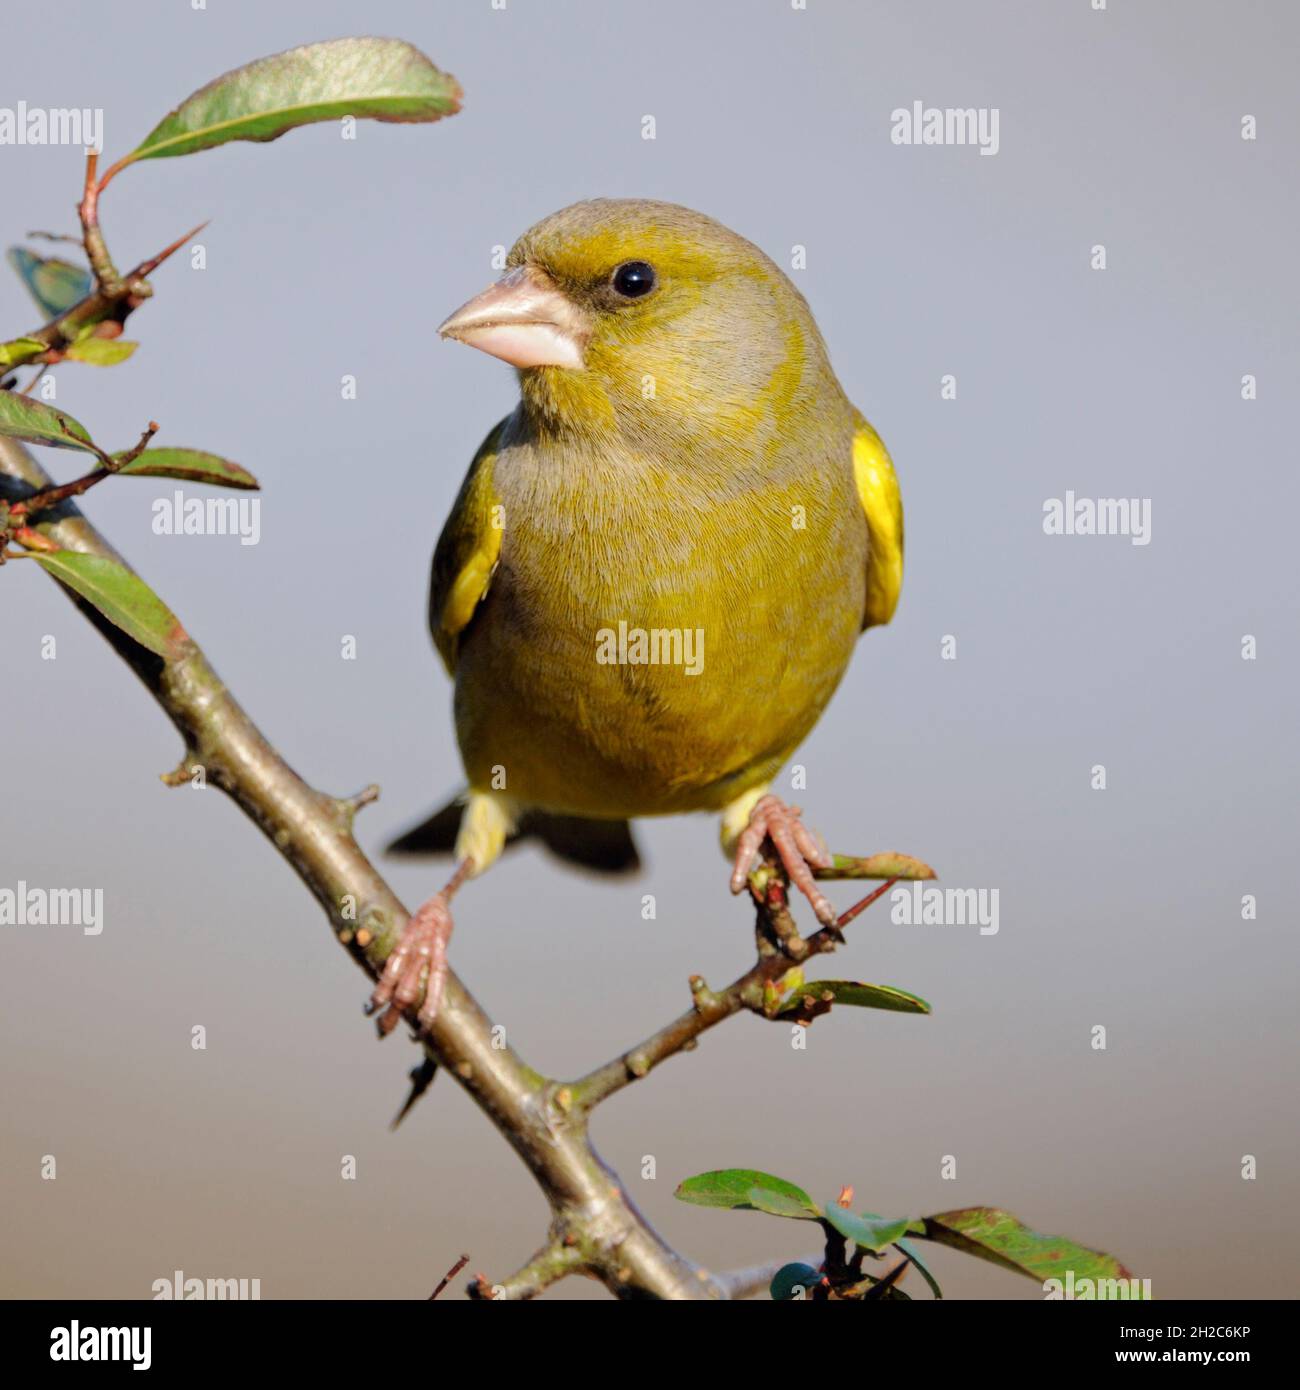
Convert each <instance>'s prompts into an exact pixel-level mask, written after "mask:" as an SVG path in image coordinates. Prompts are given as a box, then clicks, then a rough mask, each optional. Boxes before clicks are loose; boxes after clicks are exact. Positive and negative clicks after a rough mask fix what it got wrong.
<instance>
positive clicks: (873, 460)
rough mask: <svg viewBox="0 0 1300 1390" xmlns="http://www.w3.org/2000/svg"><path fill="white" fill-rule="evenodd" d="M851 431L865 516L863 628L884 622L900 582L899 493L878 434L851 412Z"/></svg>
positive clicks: (891, 610) (895, 602)
mask: <svg viewBox="0 0 1300 1390" xmlns="http://www.w3.org/2000/svg"><path fill="white" fill-rule="evenodd" d="M856 418H857V426H858V427H857V430H856V432H855V433H854V436H853V477H854V481H855V482H856V483H857V485H858V497H859V498H860V499H861V501H862V510H863V511H864V512H865V513H866V516H867V532H868V535H869V537H870V547H869V550H868V554H867V601H866V606H865V609H864V611H863V615H862V626H863V627H864V628H868V627H875V626H876V625H877V624H879V623H887V622H888V621H889V620H890V618H892V617H893V616H894V609H895V608H897V607H898V595H899V591H900V590H901V589H902V587H903V497H902V494H901V493H900V492H899V489H898V478H897V476H896V475H895V473H894V464H893V461H892V460H891V459H890V457H889V451H888V450H887V449H886V448H885V446H884V444H883V443H882V442H881V439H880V436H879V435H878V434H877V433H876V432H875V430H873V429H872V428H871V426H870V425H869V424H868V423H867V422H866V420H864V419H863V418H862V416H861V415H859V416H857V417H856Z"/></svg>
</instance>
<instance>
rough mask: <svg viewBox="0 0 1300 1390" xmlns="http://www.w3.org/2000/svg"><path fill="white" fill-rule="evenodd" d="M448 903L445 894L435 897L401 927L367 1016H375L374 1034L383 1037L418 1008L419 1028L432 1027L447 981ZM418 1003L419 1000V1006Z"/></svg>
mask: <svg viewBox="0 0 1300 1390" xmlns="http://www.w3.org/2000/svg"><path fill="white" fill-rule="evenodd" d="M451 930H452V920H451V905H450V903H449V901H448V897H447V892H446V890H445V889H444V890H443V891H442V892H441V893H437V894H435V895H434V896H433V897H432V898H430V899H429V901H428V902H427V903H425V904H424V906H423V907H421V908H420V909H419V910H418V911H417V912H416V913H415V915H414V916H413V917H411V918H410V919H409V920H408V921H407V923H406V926H405V927H403V928H402V935H401V939H400V940H399V941H398V943H397V945H396V946H395V947H394V948H393V952H392V954H391V955H390V956H389V957H388V960H387V961H386V962H385V963H384V973H383V974H382V975H381V976H380V977H379V983H378V984H377V985H376V986H375V991H374V993H373V994H372V995H371V996H370V1002H369V1003H368V1004H367V1005H366V1012H367V1013H370V1014H373V1013H378V1014H379V1021H378V1027H379V1033H380V1036H381V1037H386V1036H387V1035H388V1034H389V1033H391V1032H392V1031H393V1029H394V1028H396V1027H397V1025H398V1023H399V1022H400V1021H401V1017H402V1014H403V1012H404V1011H405V1010H407V1009H409V1008H411V1007H412V1006H413V1005H415V1004H417V1003H418V1004H419V1005H420V1012H419V1022H420V1027H421V1028H422V1029H425V1030H427V1029H429V1028H431V1027H432V1026H433V1021H434V1019H435V1018H436V1017H437V1016H438V1005H439V1004H440V1003H441V1002H442V992H443V989H444V988H445V986H446V983H447V942H448V941H449V940H450V939H451ZM421 1001H422V1002H421Z"/></svg>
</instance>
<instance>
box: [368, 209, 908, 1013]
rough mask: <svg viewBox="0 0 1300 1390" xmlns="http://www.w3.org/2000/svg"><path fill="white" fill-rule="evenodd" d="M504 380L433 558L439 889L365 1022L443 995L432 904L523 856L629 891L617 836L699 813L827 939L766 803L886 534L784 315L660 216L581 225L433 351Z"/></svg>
mask: <svg viewBox="0 0 1300 1390" xmlns="http://www.w3.org/2000/svg"><path fill="white" fill-rule="evenodd" d="M440 332H441V333H442V335H443V336H444V337H447V338H453V339H456V340H458V341H460V342H463V343H468V344H470V345H471V346H472V347H476V348H480V349H482V350H483V351H484V352H487V353H490V354H491V355H492V356H494V357H499V358H502V359H503V360H504V361H506V362H509V363H511V364H512V365H513V366H515V367H516V368H517V369H518V372H519V381H520V387H521V398H520V401H519V404H518V405H517V406H516V408H515V409H514V411H512V412H511V414H510V415H508V416H507V417H506V418H505V419H504V420H502V421H501V422H500V423H499V424H498V425H497V426H496V427H495V428H494V429H493V430H492V431H491V432H490V433H489V434H488V437H487V439H486V440H485V441H484V442H483V445H482V447H481V448H480V449H479V451H478V453H477V454H476V455H475V457H474V461H473V462H472V463H471V464H470V468H469V472H468V474H467V475H466V477H465V481H464V483H463V484H462V486H461V489H460V493H459V495H458V496H457V498H456V502H455V505H454V506H453V508H452V512H451V515H450V517H449V518H448V520H447V523H446V525H445V526H444V528H443V531H442V536H441V537H440V539H439V541H438V545H437V549H436V551H435V553H434V557H433V580H432V587H431V593H430V602H429V618H430V625H431V627H432V630H433V639H434V642H435V644H436V646H437V648H438V651H439V653H440V654H441V656H442V659H443V661H444V662H445V664H446V666H447V670H448V671H449V672H450V673H451V675H452V676H453V677H454V679H455V683H456V693H455V717H456V734H457V738H458V740H459V743H460V751H461V756H462V759H463V761H464V765H465V772H466V774H467V777H468V781H469V791H468V794H467V796H466V797H465V798H464V799H463V809H462V806H461V803H456V804H455V806H454V809H453V808H447V810H445V811H444V812H442V813H440V814H439V815H437V816H435V817H434V818H433V819H432V820H431V821H430V822H428V823H426V825H425V826H422V827H420V828H419V829H417V830H416V831H414V832H412V833H411V834H410V835H409V836H407V837H405V838H404V839H403V840H402V841H399V842H398V845H397V846H395V848H399V849H406V850H411V849H415V848H421V847H430V846H435V845H437V844H439V843H440V837H442V836H443V834H444V832H445V831H446V829H447V827H448V825H449V822H450V820H451V819H453V818H455V817H458V820H459V826H458V831H457V833H456V835H455V855H456V859H457V869H456V872H455V875H454V876H453V878H452V881H451V883H449V884H448V886H447V887H446V888H445V889H444V890H443V891H442V892H441V893H439V894H438V895H437V896H435V897H434V898H433V899H431V900H430V902H428V903H426V904H425V906H424V907H423V908H421V909H420V910H419V912H417V913H416V914H415V916H414V917H413V918H412V919H411V922H410V924H409V925H408V927H407V929H406V932H405V933H404V935H403V937H402V940H401V943H400V944H399V946H398V947H397V949H396V950H395V951H394V952H393V954H392V956H391V957H390V958H389V961H388V964H387V967H386V969H385V972H384V975H383V978H382V980H381V981H380V984H379V986H378V988H377V989H376V991H375V993H374V996H373V998H372V1007H374V1008H376V1009H378V1008H384V1007H385V1006H387V1005H390V1004H394V1005H396V1006H397V1007H395V1008H391V1009H388V1011H387V1012H386V1014H385V1016H384V1018H383V1020H382V1026H385V1027H391V1026H393V1025H395V1024H396V1022H397V1018H398V1008H400V1007H406V1006H410V1005H413V1004H414V1003H416V1002H417V1001H418V1000H420V999H421V996H422V995H423V1003H422V1005H421V1008H420V1018H421V1020H422V1021H423V1022H424V1023H426V1024H427V1023H428V1022H429V1021H431V1019H432V1018H433V1016H434V1014H435V1012H436V1010H437V1007H438V1001H439V997H440V995H441V993H442V987H443V980H444V978H445V974H446V944H447V939H448V937H449V935H450V932H451V915H450V909H449V902H450V898H451V895H452V893H453V892H454V891H455V889H456V888H457V887H458V886H459V884H460V883H461V881H462V880H463V879H464V878H465V877H466V876H467V875H470V874H478V873H481V872H482V871H483V870H484V869H486V868H487V867H488V866H489V865H490V864H491V863H492V862H493V861H494V860H495V859H496V858H497V856H498V855H499V854H500V853H501V850H502V848H503V846H504V845H505V843H506V841H507V839H508V838H510V837H511V836H512V835H513V834H514V833H516V832H517V831H521V830H530V831H532V832H533V833H536V834H539V835H540V836H541V837H542V838H543V839H545V840H546V841H547V842H548V843H549V844H550V845H551V847H552V848H554V849H557V850H558V851H559V852H561V853H562V854H565V855H566V856H567V857H570V858H573V859H576V860H578V861H579V862H583V863H586V864H588V865H590V866H594V867H605V868H619V867H626V866H627V865H628V864H629V863H634V862H635V850H634V848H633V847H632V843H631V839H630V836H629V834H628V831H627V824H626V823H627V819H628V817H633V816H657V815H670V814H674V813H677V812H685V811H718V812H720V813H721V816H722V840H723V846H724V849H725V851H726V852H727V853H728V855H730V856H731V857H732V858H733V860H734V869H733V874H732V880H731V887H732V891H733V892H738V891H740V890H741V889H743V887H744V885H745V881H746V877H747V873H748V870H749V867H750V865H751V863H752V861H753V857H754V855H755V852H756V851H757V849H758V847H759V845H760V843H761V842H762V839H763V837H764V836H765V835H771V837H772V840H773V842H774V844H775V845H776V847H777V849H778V851H779V853H780V855H781V858H782V860H783V862H784V864H785V865H786V868H787V870H788V872H789V874H790V877H791V880H792V882H793V883H794V884H795V886H796V887H798V888H799V889H800V890H801V891H802V892H803V893H805V894H806V896H807V897H808V899H809V901H810V902H811V903H812V905H813V908H814V910H815V911H816V912H817V915H818V917H819V918H821V920H823V921H830V920H834V911H833V909H832V908H831V906H830V904H829V903H828V902H827V901H826V899H825V898H824V897H823V896H822V894H821V892H820V890H819V889H818V887H817V884H816V882H815V880H814V878H813V875H812V872H811V869H810V865H811V866H813V867H816V866H822V865H825V864H826V863H827V862H828V860H827V858H826V854H825V850H824V849H823V848H822V847H821V846H820V845H819V844H818V843H817V842H816V841H815V840H814V839H813V837H812V836H811V834H810V833H809V832H808V830H807V829H806V828H805V827H804V825H803V824H802V823H801V821H800V820H799V812H798V808H795V807H788V806H786V805H785V804H784V803H783V802H781V801H780V800H779V799H778V798H777V797H775V796H773V795H771V794H770V793H769V791H768V788H769V786H770V785H771V782H772V779H773V777H774V776H775V774H776V773H777V771H778V769H779V768H780V767H781V766H782V764H783V763H784V762H785V761H786V759H787V758H788V757H789V756H790V754H791V753H792V752H793V751H794V749H795V748H796V747H797V746H798V744H799V743H800V742H801V741H802V740H803V739H804V737H805V736H806V735H807V734H808V732H809V731H810V730H811V729H812V727H813V725H814V724H815V723H816V722H817V720H818V718H819V717H820V715H821V713H822V711H823V710H824V709H825V708H826V704H827V702H828V701H829V700H830V698H831V695H832V694H833V693H834V691H835V688H836V686H837V685H838V684H839V682H840V678H841V677H842V676H843V674H844V671H845V668H846V667H847V666H848V663H849V657H850V655H851V654H852V651H853V645H854V642H855V641H856V639H857V636H858V634H859V633H860V632H861V631H862V630H863V629H864V628H867V627H870V626H872V625H873V624H877V623H886V622H888V621H889V619H890V617H891V616H892V615H893V612H894V608H895V605H896V604H897V602H898V594H899V588H900V585H901V583H902V573H903V511H902V502H901V499H900V496H899V489H898V483H897V480H896V478H895V475H894V468H893V465H892V463H891V462H890V458H889V455H888V453H887V452H886V450H885V446H884V445H883V444H882V443H881V441H880V438H879V437H878V436H877V434H876V432H875V430H873V429H872V427H871V426H870V425H869V424H868V423H867V421H866V420H865V419H864V418H863V416H862V415H861V414H860V413H859V412H858V411H857V410H856V409H855V408H854V407H853V405H852V404H851V403H850V401H849V399H848V397H847V396H846V395H845V394H844V391H843V389H842V387H841V386H840V384H839V382H838V381H837V380H836V378H835V373H834V372H833V371H832V370H831V364H830V361H829V358H828V356H827V352H826V345H825V343H824V342H823V341H822V337H821V334H820V333H819V332H818V330H817V325H816V323H815V322H814V320H813V316H812V313H811V311H810V310H809V308H808V305H807V303H806V302H805V300H804V298H803V296H802V295H801V294H800V293H799V292H798V290H796V289H795V287H794V286H793V285H792V284H791V283H790V281H789V279H788V278H787V277H786V276H785V274H784V273H783V272H782V271H781V270H780V269H779V268H778V267H777V266H776V265H775V264H774V263H773V262H772V261H771V260H769V259H768V257H767V256H765V255H764V254H763V253H762V252H761V251H760V250H759V249H758V248H757V247H756V246H754V245H752V244H751V243H750V242H748V241H746V240H745V239H744V238H743V237H740V236H737V235H736V234H735V233H734V232H732V231H729V230H728V229H727V228H726V227H724V226H722V225H721V224H720V223H718V222H715V221H714V220H713V219H712V218H709V217H705V216H704V215H702V214H701V213H698V212H692V211H691V210H690V209H688V208H684V207H679V206H677V205H676V204H673V203H661V202H650V201H645V200H641V199H605V198H600V199H594V200H591V201H589V202H582V203H577V204H575V205H574V206H572V207H569V208H565V209H564V210H563V211H561V212H557V213H555V214H553V215H552V216H550V217H548V218H546V219H545V220H544V221H542V222H539V223H538V224H537V225H536V226H535V227H533V228H532V230H531V231H529V232H526V233H525V234H524V236H522V237H521V238H520V239H519V241H517V242H516V243H515V245H514V247H513V249H512V250H511V252H510V255H509V258H508V260H507V273H506V275H505V276H504V278H503V279H501V280H500V281H499V282H498V283H497V284H495V285H493V286H492V287H491V288H489V289H488V290H486V291H484V293H482V294H480V295H479V296H478V297H477V298H475V299H471V300H470V301H469V302H468V303H467V304H465V305H464V306H463V307H462V308H460V309H458V310H457V311H456V312H455V313H454V314H452V316H451V317H450V318H449V319H448V320H447V321H446V322H445V323H444V324H443V325H442V327H441V329H440Z"/></svg>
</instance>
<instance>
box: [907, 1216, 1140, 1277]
mask: <svg viewBox="0 0 1300 1390" xmlns="http://www.w3.org/2000/svg"><path fill="white" fill-rule="evenodd" d="M924 1225H925V1231H924V1239H926V1240H932V1241H935V1242H936V1243H937V1244H939V1245H948V1246H951V1247H952V1248H953V1249H954V1250H961V1251H963V1252H964V1253H965V1254H967V1255H975V1256H976V1257H978V1258H979V1259H981V1260H988V1261H989V1262H990V1263H991V1264H995V1265H999V1266H1001V1268H1003V1269H1009V1270H1012V1271H1013V1272H1014V1273H1016V1274H1023V1275H1025V1276H1026V1277H1027V1278H1029V1279H1036V1280H1038V1281H1039V1282H1040V1283H1043V1282H1045V1281H1046V1280H1048V1279H1060V1280H1062V1281H1064V1280H1065V1277H1066V1275H1067V1273H1070V1272H1073V1275H1074V1280H1075V1282H1076V1283H1077V1282H1078V1281H1079V1280H1080V1279H1092V1280H1102V1279H1104V1280H1118V1279H1125V1280H1127V1279H1131V1278H1133V1275H1132V1274H1131V1273H1130V1271H1129V1270H1127V1269H1126V1268H1125V1267H1124V1266H1123V1265H1122V1264H1120V1262H1119V1261H1118V1260H1117V1259H1116V1258H1115V1257H1114V1256H1113V1255H1107V1254H1105V1253H1104V1252H1103V1251H1100V1250H1091V1249H1089V1248H1088V1247H1087V1246H1086V1245H1079V1244H1076V1242H1074V1241H1072V1240H1067V1239H1066V1238H1065V1237H1064V1236H1049V1235H1044V1234H1043V1233H1042V1232H1041V1231H1035V1230H1032V1229H1030V1227H1028V1226H1026V1225H1024V1224H1023V1223H1022V1222H1021V1221H1019V1220H1018V1219H1017V1218H1016V1217H1014V1216H1012V1215H1011V1213H1010V1212H1008V1211H1002V1210H1001V1209H1000V1208H999V1207H964V1208H962V1209H961V1210H959V1211H943V1212H939V1214H938V1215H937V1216H927V1217H925V1219H924ZM918 1234H919V1233H918Z"/></svg>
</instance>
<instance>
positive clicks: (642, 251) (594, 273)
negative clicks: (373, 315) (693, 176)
mask: <svg viewBox="0 0 1300 1390" xmlns="http://www.w3.org/2000/svg"><path fill="white" fill-rule="evenodd" d="M506 264H507V273H506V274H505V276H504V277H503V278H502V279H501V280H499V281H498V282H497V283H496V284H495V285H492V286H491V287H490V288H488V289H487V290H485V291H484V292H483V293H482V294H480V295H478V296H477V297H476V298H474V299H471V300H470V301H469V303H467V304H465V305H463V306H462V307H461V308H459V309H457V310H456V312H455V313H454V314H452V316H451V317H450V318H449V319H447V321H446V322H445V323H444V324H442V326H441V328H440V329H439V332H440V333H441V334H442V335H443V336H444V337H448V338H455V339H458V340H459V341H461V342H464V343H468V344H470V345H471V346H473V347H477V348H480V349H482V350H483V351H484V352H487V353H490V354H492V356H494V357H500V358H502V359H503V360H504V361H506V362H509V363H511V364H512V365H513V366H515V367H517V368H518V369H519V372H520V378H521V382H522V386H523V394H524V400H525V403H526V405H527V406H528V407H529V408H530V409H531V410H532V411H533V412H534V413H535V414H536V415H537V416H538V417H539V419H541V420H542V421H544V422H548V423H550V424H551V425H554V426H556V427H560V428H567V429H571V430H574V431H577V432H603V431H615V432H618V433H620V434H622V435H623V436H624V437H627V436H629V435H631V436H635V435H637V434H641V433H644V434H646V435H647V436H653V437H655V438H657V439H659V440H662V439H663V438H664V435H665V432H667V433H672V434H683V433H684V434H687V435H691V434H698V433H701V432H708V433H709V435H710V437H711V438H712V439H714V440H718V439H723V440H725V439H727V438H737V437H739V436H741V435H749V434H752V432H753V431H754V430H755V429H760V430H762V429H769V430H770V429H772V428H773V427H774V426H776V425H779V423H781V417H782V416H783V414H787V413H788V412H789V411H791V410H794V409H798V408H801V406H802V407H804V408H806V407H807V406H808V405H810V404H811V402H812V400H813V399H814V398H815V396H816V395H817V392H818V391H819V390H820V389H822V388H823V386H824V383H825V379H826V378H829V380H830V382H831V383H833V382H834V378H833V376H831V374H830V371H829V367H828V365H827V363H826V357H825V349H824V347H823V345H822V342H821V338H820V335H819V334H818V332H817V328H816V326H815V324H814V323H813V320H812V315H811V314H810V312H809V310H808V306H807V305H806V304H805V303H804V300H803V297H802V296H801V295H800V294H799V293H798V291H797V290H796V289H795V288H794V286H793V285H792V284H791V283H790V281H789V280H788V279H787V278H786V277H785V275H784V274H783V273H782V272H781V271H780V270H779V269H778V268H777V267H776V266H775V265H774V264H773V263H772V262H771V261H770V260H769V259H768V258H767V257H766V256H765V255H764V254H763V253H762V252H761V251H760V250H759V249H758V248H757V247H756V246H753V245H752V244H751V243H750V242H748V241H746V240H745V239H744V238H743V237H739V236H737V235H736V234H735V233H734V232H731V231H729V230H728V229H727V228H726V227H724V226H722V225H721V223H718V222H715V221H714V220H713V219H712V218H709V217H705V216H703V214H701V213H698V212H692V211H691V210H690V209H689V208H683V207H679V206H677V205H676V204H674V203H658V202H650V201H646V200H641V199H604V198H602V199H593V200H592V201H590V202H583V203H576V204H574V205H573V206H572V207H569V208H565V209H564V210H563V211H561V212H557V213H554V214H553V215H552V216H550V217H548V218H546V219H545V220H544V221H542V222H539V223H538V224H537V225H536V226H535V227H533V228H532V229H531V230H530V231H528V232H526V233H525V234H524V235H523V236H522V237H520V239H519V240H518V241H517V242H516V243H515V245H514V247H513V248H512V249H511V251H510V255H509V257H508V259H507V262H506Z"/></svg>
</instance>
